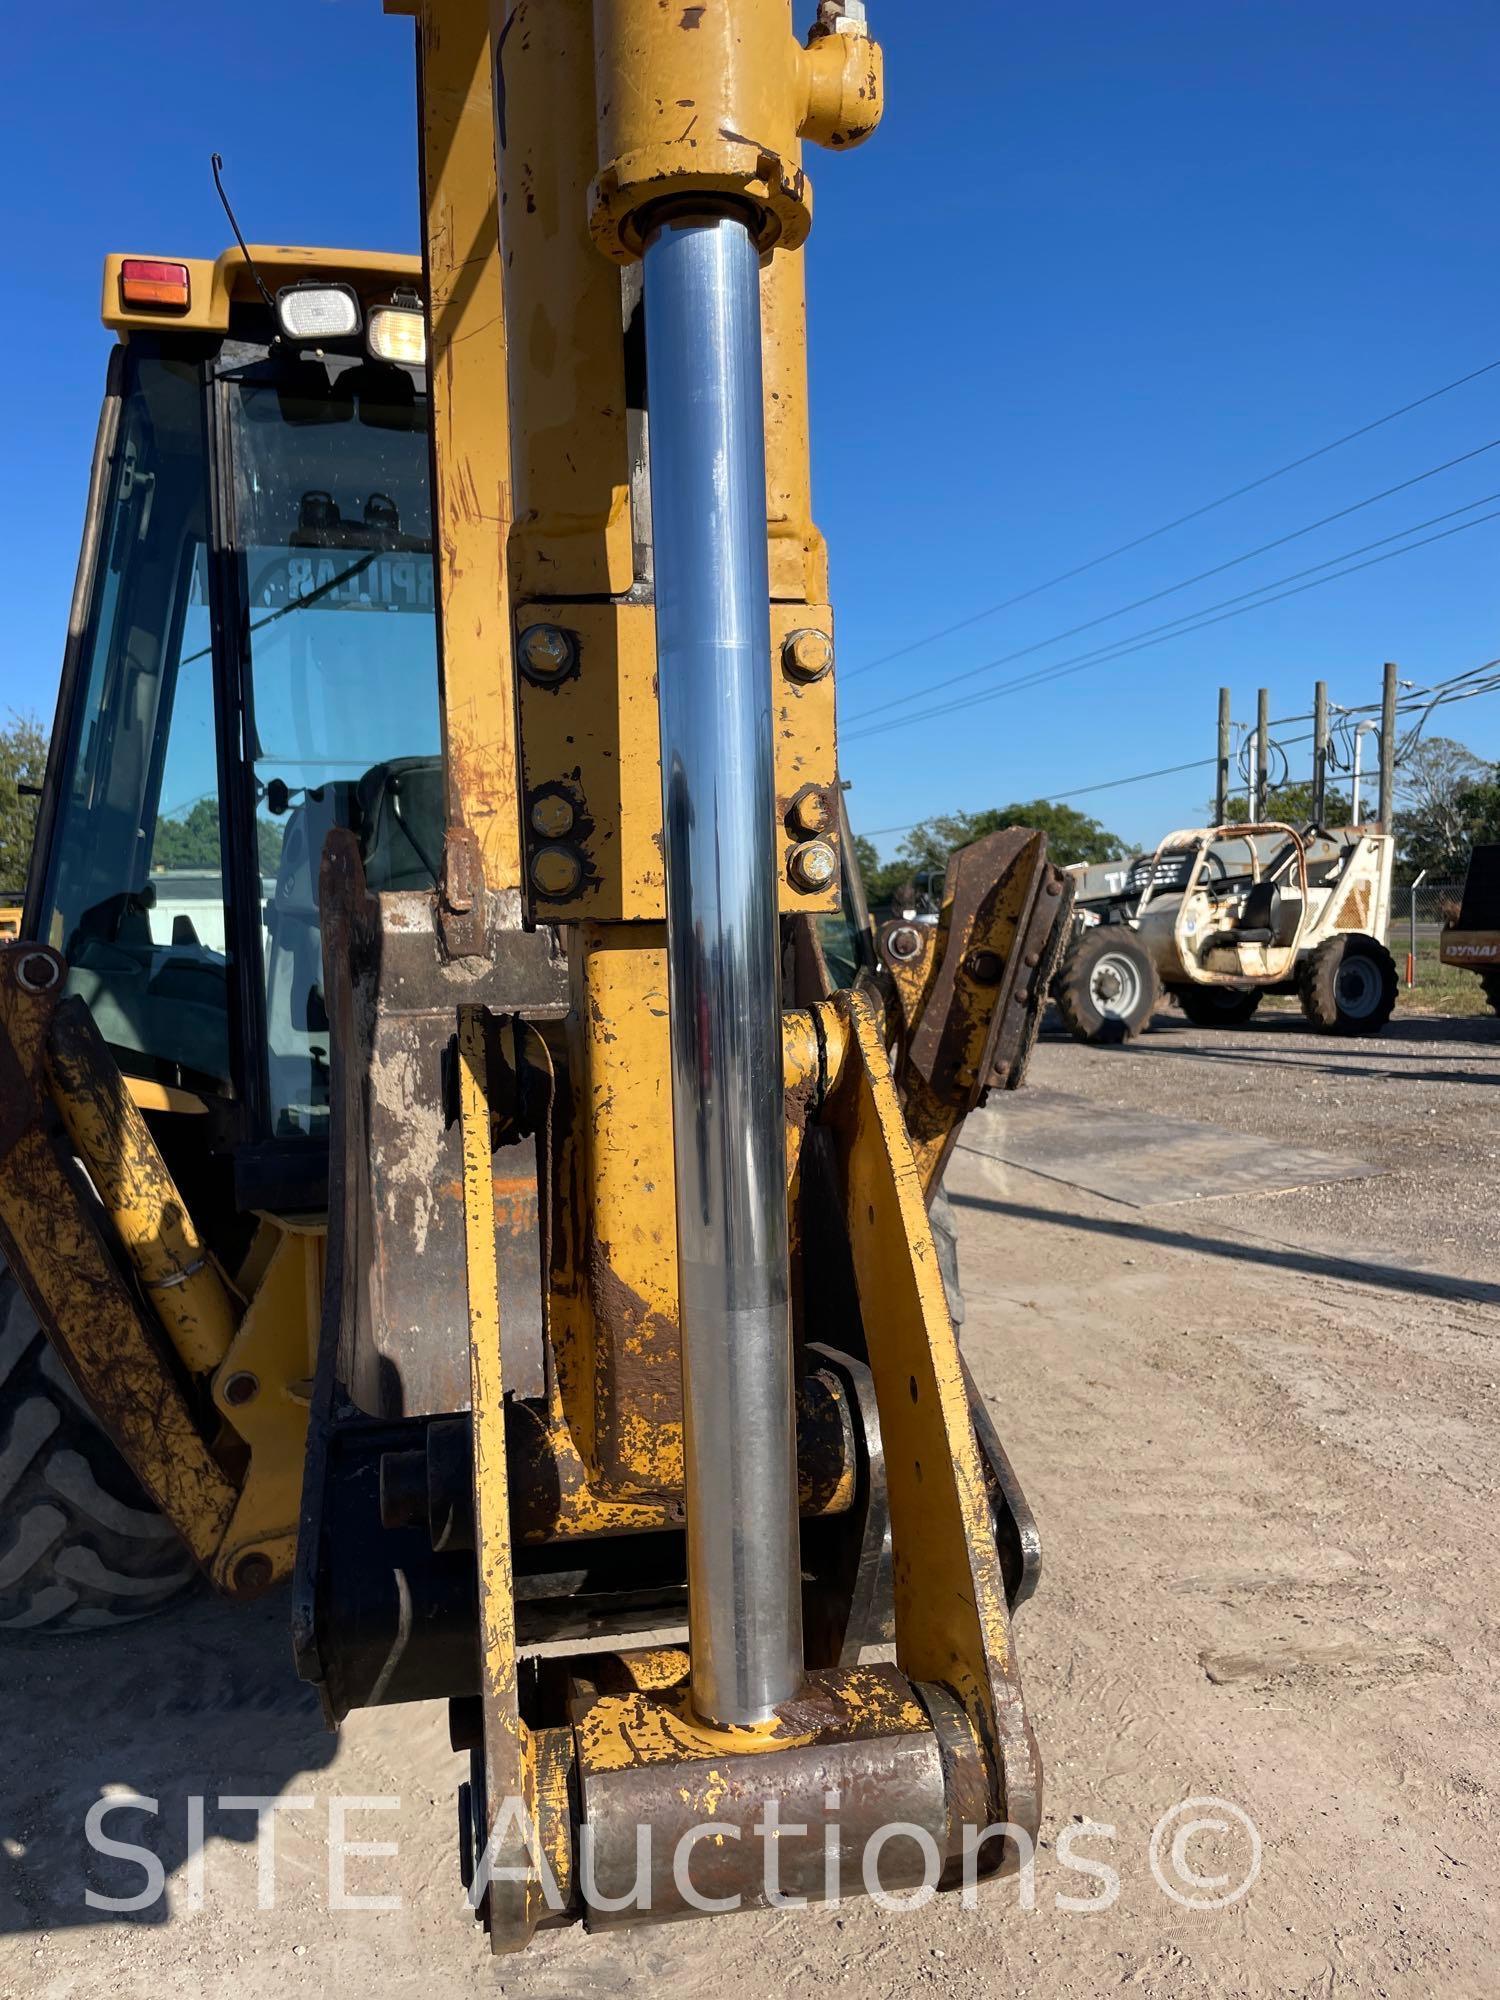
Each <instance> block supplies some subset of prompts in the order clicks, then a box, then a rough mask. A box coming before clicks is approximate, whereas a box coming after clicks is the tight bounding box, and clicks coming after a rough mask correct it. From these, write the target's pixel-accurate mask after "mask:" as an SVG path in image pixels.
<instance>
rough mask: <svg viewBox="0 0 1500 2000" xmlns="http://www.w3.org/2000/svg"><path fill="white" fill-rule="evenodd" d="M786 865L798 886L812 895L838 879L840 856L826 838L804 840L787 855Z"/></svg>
mask: <svg viewBox="0 0 1500 2000" xmlns="http://www.w3.org/2000/svg"><path fill="white" fill-rule="evenodd" d="M786 866H787V873H788V874H789V875H790V876H791V878H792V880H793V882H794V883H795V884H796V886H797V887H798V888H799V889H805V890H807V891H808V893H809V894H810V895H811V894H815V893H816V892H817V891H818V890H819V889H826V888H828V886H829V885H830V883H832V882H834V881H836V880H837V878H838V872H839V858H838V856H837V855H836V854H835V853H834V851H833V849H832V847H830V845H829V844H828V842H827V841H826V840H804V841H803V842H802V843H801V845H800V846H798V847H794V848H793V849H792V851H791V853H790V854H789V855H788V856H787V863H786Z"/></svg>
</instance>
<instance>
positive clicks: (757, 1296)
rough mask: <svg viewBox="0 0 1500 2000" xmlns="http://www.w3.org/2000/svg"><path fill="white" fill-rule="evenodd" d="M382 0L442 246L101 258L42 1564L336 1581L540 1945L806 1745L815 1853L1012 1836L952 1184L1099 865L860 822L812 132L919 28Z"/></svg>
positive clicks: (1000, 1659) (38, 1227)
mask: <svg viewBox="0 0 1500 2000" xmlns="http://www.w3.org/2000/svg"><path fill="white" fill-rule="evenodd" d="M391 11H397V12H407V13H412V14H414V15H415V17H416V41H417V58H418V85H419V87H418V105H419V117H420V137H421V160H422V173H423V186H422V194H423V215H424V225H425V226H424V254H423V257H422V258H421V259H420V260H417V259H413V258H402V257H384V256H379V257H377V256H365V255H361V254H356V253H351V252H337V251H325V250H310V249H288V248H285V247H281V248H274V247H267V246H252V247H251V248H250V249H249V250H248V251H246V252H244V253H243V254H242V252H241V251H239V250H235V251H231V252H228V253H226V254H225V255H224V256H222V257H220V258H219V259H218V260H217V261H215V262H206V261H197V260H194V259H191V258H186V259H179V258H163V257H160V256H151V257H137V256H113V257H111V258H109V259H108V260H107V263H106V266H105V276H104V319H105V323H106V325H108V326H109V327H110V328H112V329H113V330H114V331H115V333H116V334H117V336H118V342H117V345H116V347H115V349H114V351H113V354H112V356H111V361H110V372H109V384H108V390H107V394H106V399H105V405H104V411H103V415H102V419H101V424H100V430H99V440H98V447H97V451H96V456H95V462H94V470H93V477H92V482H91V487H90V494H89V502H88V513H87V521H86V527H85V534H84V542H83V551H82V559H81V562H80V567H79V577H78V585H77V590H76V594H75V598H74V605H73V613H72V618H71V621H70V626H69V638H68V647H67V654H66V659H65V664H64V670H63V677H62V687H61V693H60V698H59V706H58V721H57V728H56V731H55V734H54V737H53V746H52V756H51V763H50V767H49V771H48V776H47V782H46V788H45V797H44V799H43V804H42V812H41V820H40V828H39V835H38V839H37V844H36V855H35V862H34V866H33V870H32V876H31V881H30V884H29V887H28V891H27V901H26V912H25V923H24V927H23V935H22V939H21V941H20V942H18V943H15V944H11V945H7V946H5V947H4V948H3V949H0V1248H3V1251H4V1255H5V1258H6V1260H7V1262H8V1265H9V1273H10V1277H9V1281H8V1282H9V1289H8V1292H7V1295H6V1297H5V1301H4V1312H3V1316H0V1399H3V1401H0V1507H3V1515H0V1622H3V1623H4V1624H5V1625H6V1626H7V1627H9V1628H17V1627H19V1628H23V1629H24V1628H28V1627H29V1628H32V1629H37V1628H46V1627H48V1626H52V1625H57V1624H64V1623H69V1622H71V1623H75V1624H87V1623H100V1622H108V1621H109V1620H111V1619H114V1618H117V1617H119V1616H123V1615H129V1614H130V1613H132V1612H134V1611H137V1610H139V1609H141V1608H144V1607H148V1606H150V1605H151V1604H153V1603H155V1602H158V1601H160V1600H161V1599H162V1598H163V1597H164V1596H166V1595H167V1594H170V1593H171V1592H172V1591H174V1590H176V1589H177V1588H179V1587H180V1586H181V1584H182V1582H183V1581H184V1578H185V1577H186V1575H187V1574H188V1572H189V1570H190V1568H191V1567H194V1566H195V1567H196V1568H197V1569H199V1570H201V1571H202V1572H203V1573H204V1574H206V1575H207V1576H208V1577H209V1579H210V1580H211V1581H212V1583H213V1584H214V1585H215V1587H217V1588H218V1589H220V1590H222V1591H224V1592H226V1593H228V1594H230V1595H232V1596H240V1597H249V1596H253V1595H256V1594H259V1593H261V1592H263V1591H265V1590H267V1589H268V1588H270V1587H272V1586H273V1585H275V1584H277V1583H279V1582H284V1581H287V1580H290V1583H291V1600H292V1612H291V1616H292V1639H293V1646H294V1650H295V1655H296V1660H297V1665H298V1667H299V1670H300V1671H301V1673H302V1674H303V1675H304V1676H305V1677H306V1678H307V1679H308V1680H309V1681H311V1682H312V1683H313V1684H314V1685H315V1686H317V1688H318V1689H319V1690H320V1693H321V1696H322V1699H323V1703H324V1707H325V1710H326V1713H327V1715H328V1717H329V1719H330V1721H331V1722H335V1723H336V1722H337V1720H338V1719H339V1718H340V1717H342V1716H343V1715H344V1714H346V1713H347V1712H348V1711H349V1709H351V1708H353V1707H356V1706H359V1705H362V1704H371V1703H380V1702H398V1701H409V1700H418V1699H425V1698H432V1697H443V1698H446V1699H448V1700H449V1702H450V1704H451V1716H452V1730H453V1740H454V1744H455V1747H456V1748H457V1749H460V1750H462V1751H464V1752H466V1753H467V1754H468V1757H469V1778H468V1783H467V1784H466V1785H465V1786H464V1788H463V1791H462V1799H461V1830H460V1831H461V1837H460V1853H461V1859H462V1864H463V1867H464V1871H465V1879H466V1882H467V1883H468V1884H469V1888H470V1897H471V1901H472V1904H473V1907H474V1909H475V1911H476V1914H477V1915H479V1916H480V1917H481V1918H482V1920H483V1922H484V1924H485V1927H486V1929H487V1931H488V1933H489V1935H490V1938H491V1941H492V1943H493V1945H494V1947H495V1949H497V1950H515V1949H519V1948H520V1947H521V1946H522V1945H524V1944H525V1943H526V1941H527V1940H528V1939H529V1937H530V1936H531V1934H532V1933H533V1931H534V1930H535V1928H536V1927H537V1925H538V1924H539V1923H544V1922H547V1923H556V1922H563V1921H569V1920H573V1919H577V1918H581V1919H582V1920H584V1921H585V1922H587V1923H589V1924H591V1925H598V1924H603V1923H613V1922H622V1921H630V1920H638V1919H652V1918H654V1919H662V1918H667V1917H672V1916H678V1915H688V1914H692V1913H693V1912H694V1911H695V1910H697V1909H702V1908H704V1907H705V1906H706V1904H707V1902H708V1900H709V1899H710V1898H714V1897H725V1896H730V1897H736V1898H738V1899H740V1900H741V1901H742V1902H744V1903H745V1904H754V1903H757V1902H761V1901H764V1900H766V1899H767V1896H768V1895H769V1894H770V1889H769V1887H768V1880H767V1876H766V1874H765V1873H764V1872H763V1870H762V1867H761V1864H760V1860H759V1858H758V1855H757V1853H756V1851H755V1849H754V1847H753V1845H752V1843H751V1841H750V1839H749V1837H748V1835H749V1830H750V1828H751V1827H752V1824H753V1823H754V1822H755V1821H756V1820H757V1818H758V1817H760V1816H761V1815H762V1814H763V1813H764V1812H765V1811H766V1808H767V1804H768V1802H769V1803H770V1804H772V1805H774V1806H777V1807H779V1808H780V1809H781V1815H782V1819H783V1823H784V1825H785V1837H784V1838H783V1839H782V1840H781V1841H780V1842H779V1843H778V1846H779V1871H778V1872H779V1887H780V1891H781V1893H783V1894H802V1895H815V1896H817V1895H824V1894H828V1893H841V1892H848V1891H857V1890H858V1889H859V1888H860V1887H861V1885H862V1884H864V1885H865V1886H868V1885H869V1884H870V1882H871V1881H874V1880H878V1881H882V1882H883V1883H884V1884H885V1885H886V1886H887V1887H895V1886H897V1885H903V1884H907V1883H910V1882H911V1881H913V1880H918V1879H924V1878H925V1877H926V1876H927V1875H929V1874H932V1875H940V1876H941V1879H942V1882H943V1883H944V1885H952V1884H955V1883H957V1882H959V1881H961V1880H963V1879H965V1878H966V1877H967V1878H970V1879H972V1878H973V1877H974V1876H976V1875H986V1874H990V1873H993V1872H995V1871H996V1870H998V1869H999V1868H1001V1867H1002V1866H1004V1865H1005V1864H1006V1863H1007V1861H1008V1859H1010V1858H1012V1857H1013V1855H1014V1853H1015V1852H1016V1849H1017V1844H1018V1843H1023V1844H1024V1841H1025V1840H1026V1839H1028V1838H1034V1836H1035V1833H1036V1828H1037V1824H1038V1816H1039V1812H1040V1766H1039V1762H1038V1757H1037V1750H1036V1744H1035V1740H1034V1737H1033V1734H1032V1730H1031V1725H1030V1722H1029V1720H1028V1717H1027V1711H1026V1708H1025V1705H1024V1702H1023V1700H1022V1696H1021V1688H1020V1680H1019V1675H1018V1670H1017V1664H1016V1657H1015V1651H1014V1644H1013V1637H1012V1628H1011V1613H1012V1611H1013V1609H1014V1607H1015V1605H1016V1604H1017V1603H1018V1602H1019V1601H1020V1599H1021V1598H1022V1597H1023V1596H1024V1595H1025V1594H1026V1592H1027V1591H1028V1590H1029V1589H1030V1588H1031V1587H1032V1585H1033V1584H1034V1582H1035V1577H1036V1570H1037V1562H1038V1544H1037V1540H1036V1534H1035V1529H1034V1527H1033V1524H1032V1522H1031V1519H1030V1516H1029V1514H1028V1512H1027V1509H1026V1506H1025V1502H1024V1500H1023V1499H1022V1497H1021V1494H1020V1492H1019V1489H1018V1488H1017V1486H1016V1483H1015V1480H1014V1478H1013V1476H1012V1474H1011V1470H1010V1467H1009V1465H1008V1463H1007V1461H1006V1459H1005V1455H1004V1452H1003V1450H1002V1449H1001V1447H1000V1444H999V1442H998V1439H997V1438H996V1435H995V1431H994V1428H993V1425H992V1423H991V1421H990V1418H989V1415H988V1412H987V1411H986V1409H985V1407H984V1405H983V1404H982V1403H981V1402H980V1401H978V1400H977V1398H976V1397H975V1395H974V1392H973V1391H972V1389H971V1387H970V1385H969V1384H968V1381H967V1377H966V1372H965V1369H964V1365H963V1362H962V1360H961V1357H960V1355H959V1351H958V1347H957V1344H956V1340H955V1336H954V1331H953V1326H952V1322H951V1319H950V1315H949V1311H948V1307H947V1304H946V1302H945V1295H944V1287H943V1282H942V1275H941V1273H940V1270H939V1262H938V1257H937V1254H936V1252H935V1248H934V1241H933V1233H932V1229H931V1226H930V1224H929V1220H928V1214H927V1209H928V1205H929V1204H930V1203H931V1202H932V1201H933V1199H934V1197H935V1196H936V1194H937V1192H938V1189H939V1186H940V1182H941V1177H942V1173H943V1168H944V1165H945V1163H946V1160H947V1157H948V1154H949V1152H950V1150H951V1148H952V1145H953V1143H954V1140H955V1138H956V1135H957V1133H958V1130H959V1127H960V1124H961V1122H962V1120H963V1118H964V1116H965V1115H966V1113H967V1112H968V1111H969V1110H970V1109H971V1108H972V1107H973V1106H974V1105H975V1104H976V1103H977V1102H979V1101H980V1099H981V1097H982V1096H983V1094H984V1092H985V1090H986V1089H987V1088H988V1087H992V1086H993V1085H995V1084H997V1083H998V1084H999V1085H1001V1086H1009V1087H1013V1086H1014V1085H1016V1084H1017V1083H1019V1081H1020V1079H1021V1075H1022V1072H1023V1070H1024V1066H1025V1061H1026V1056H1027V1053H1028V1050H1029V1047H1030V1043H1031V1039H1032V1036H1033V1035H1034V1033H1035V1028H1036V1022H1037V1016H1038V1010H1039V1008H1040V1006H1041V1005H1042V1003H1043V999H1044V996H1045V993H1046V989H1047V983H1048V980H1049V978H1050V975H1051V971H1052V966H1053V962H1054V957H1055V953H1056V951H1057V949H1058V947H1059V944H1060V941H1061V939H1062V937H1063V935H1064V933H1065V929H1066V925H1067V920H1068V907H1069V900H1070V892H1069V885H1068V884H1067V883H1066V882H1065V881H1064V879H1063V877H1062V876H1061V875H1060V873H1059V872H1058V871H1057V870H1056V869H1054V868H1052V867H1050V866H1049V864H1048V862H1047V860H1046V854H1045V842H1044V840H1043V838H1042V837H1041V836H1040V835H1038V834H1035V833H1030V832H1027V831H1025V830H1024V829H1014V830H1011V831H1009V832H1006V833H1001V834H996V835H992V836H990V837H989V838H988V839H987V840H986V841H984V842H981V843H979V844H978V845H977V846H975V847H973V848H970V849H968V850H966V851H965V853H964V854H962V855H960V856H958V857H956V858H955V861H954V863H953V865H952V867H951V868H950V871H949V876H948V881H947V884H946V887H945V891H944V899H943V904H942V909H941V913H940V916H939V920H938V922H937V924H936V925H934V926H931V927H924V928H923V929H922V931H921V934H920V935H919V936H918V938H917V940H916V944H915V947H914V948H911V947H910V945H909V941H908V940H905V939H903V940H902V941H901V947H900V950H899V951H895V950H892V949H891V948H890V945H891V941H890V939H889V938H887V937H886V936H885V935H884V934H883V933H882V934H881V935H880V936H879V937H877V935H876V934H875V933H874V931H873V930H872V928H871V926H870V924H869V922H868V919H867V917H866V916H865V913H864V909H863V904H862V900H861V897H860V892H859V885H858V879H857V875H856V873H855V871H854V856H853V848H852V842H851V841H850V840H849V838H848V835H847V828H846V825H845V822H844V816H843V809H842V802H841V795H840V787H839V779H838V770H837V762H836V756H835V741H834V675H835V655H834V642H833V625H832V614H831V612H830V609H829V606H828V602H827V562H826V552H825V549H824V544H823V541H822V538H821V536H820V535H819V533H818V531H817V529H816V528H815V527H814V525H813V523H812V520H811V515H810V510H809V467H808V431H807V408H806V355H805V346H804V310H803V277H802V256H803V244H804V242H805V240H806V237H807V234H808V229H809V226H810V219H811V209H810V199H811V198H810V192H809V187H808V183H807V179H806V176H805V173H804V169H803V165H802V146H803V142H804V141H810V142H813V143H816V144H820V145H825V146H829V147H833V148H836V149H847V148H849V147H852V146H854V145H856V144H858V143H859V142H860V141H861V140H863V139H864V138H866V137H867V136H868V135H869V133H870V132H871V131H872V130H873V128H874V126H875V124H876V122H877V120H878V117H879V111H880V101H881V100H880V92H881V58H880V52H879V49H878V48H877V46H876V45H875V44H874V42H872V41H871V40H870V38H869V36H868V33H867V31H866V28H865V24H864V18H863V8H862V7H859V6H857V5H854V4H848V5H839V4H837V0H823V4H822V6H821V7H820V8H819V11H818V18H817V21H816V22H815V23H814V25H813V28H812V31H811V32H810V34H809V37H808V40H807V41H806V43H805V44H803V43H799V42H798V41H796V40H795V39H794V37H793V33H792V23H791V15H790V9H789V7H788V6H787V5H785V4H782V3H781V0H719V4H717V5H715V6H712V7H709V8H701V7H700V8H689V9H687V10H685V11H683V10H678V9H676V8H673V9H663V8H661V7H659V6H657V5H655V4H652V3H651V0H592V4H588V0H547V4H545V5H542V4H539V0H519V4H518V5H511V6H508V7H507V8H506V9H504V10H503V13H498V12H497V13H496V14H495V15H494V16H493V17H492V14H491V11H490V9H489V7H488V6H487V5H485V4H480V0H391ZM32 1315H34V1318H33V1317H32ZM116 1451H118V1458H116V1456H115V1453H116ZM663 1628H666V1629H668V1630H669V1631H673V1630H678V1628H684V1630H685V1643H684V1642H683V1637H684V1634H683V1633H682V1632H680V1633H679V1639H678V1642H677V1643H673V1644H669V1645H665V1646H663V1645H662V1644H660V1643H659V1642H658V1643H656V1644H654V1645H652V1646H649V1647H645V1648H641V1647H636V1648H632V1647H631V1645H630V1639H631V1635H633V1634H639V1633H642V1632H647V1631H651V1632H655V1633H657V1634H658V1635H659V1634H660V1632H661V1631H662V1629H663ZM892 1638H893V1639H894V1649H895V1661H894V1664H889V1663H886V1662H883V1661H882V1662H871V1661H869V1660H868V1659H865V1658H863V1656H864V1655H865V1654H866V1651H867V1649H868V1648H869V1647H871V1646H872V1645H874V1646H879V1645H880V1644H881V1643H882V1642H884V1641H887V1640H890V1639H892ZM561 1642H567V1643H566V1645H563V1644H562V1643H561ZM568 1647H572V1648H574V1649H575V1650H574V1651H573V1652H572V1653H569V1651H568V1650H567V1648H568ZM862 1662H863V1663H862ZM897 1824H899V1825H900V1826H902V1827H905V1828H906V1829H907V1830H908V1832H910V1831H911V1829H913V1828H915V1829H916V1830H917V1835H916V1837H915V1838H914V1839H910V1840H907V1841H905V1842H894V1841H888V1840H886V1839H885V1838H884V1836H883V1834H882V1833H881V1829H883V1828H886V1827H889V1826H892V1825H897ZM641 1828H646V1829H649V1830H650V1831H651V1832H652V1833H653V1834H654V1835H655V1837H656V1844H655V1846H654V1848H653V1851H652V1859H651V1862H650V1865H649V1867H648V1868H647V1870H646V1879H645V1880H644V1882H642V1880H641V1879H640V1875H639V1871H638V1863H639V1848H638V1843H637V1830H638V1829H641ZM705 1829H707V1833H705ZM742 1836H744V1838H742ZM872 1842H873V1843H874V1848H875V1851H876V1852H877V1855H878V1865H877V1866H876V1867H875V1869H874V1872H873V1873H872V1872H871V1870H870V1869H869V1868H867V1867H865V1866H863V1865H862V1862H861V1857H862V1856H864V1857H868V1854H869V1853H870V1851H871V1843H872ZM684 1847H686V1849H687V1850H688V1862H687V1864H686V1867H684V1865H683V1863H682V1860H681V1855H682V1852H683V1850H684ZM830 1857H833V1859H832V1861H830ZM769 1879H770V1880H771V1881H774V1880H775V1877H774V1876H772V1877H770V1878H769ZM632 1880H634V1882H635V1893H634V1895H633V1896H631V1895H628V1894H626V1893H623V1891H622V1884H623V1885H624V1889H625V1890H628V1889H629V1887H630V1884H631V1882H632Z"/></svg>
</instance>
